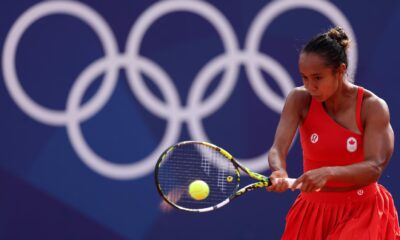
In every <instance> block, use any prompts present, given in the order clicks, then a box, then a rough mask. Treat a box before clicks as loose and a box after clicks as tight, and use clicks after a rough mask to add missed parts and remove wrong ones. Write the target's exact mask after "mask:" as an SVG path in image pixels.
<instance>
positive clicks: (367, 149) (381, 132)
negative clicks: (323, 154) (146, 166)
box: [293, 96, 394, 192]
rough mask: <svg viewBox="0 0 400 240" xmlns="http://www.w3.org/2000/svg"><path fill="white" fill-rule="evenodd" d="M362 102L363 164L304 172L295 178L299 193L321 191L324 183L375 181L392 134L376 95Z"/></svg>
mask: <svg viewBox="0 0 400 240" xmlns="http://www.w3.org/2000/svg"><path fill="white" fill-rule="evenodd" d="M364 100H365V102H364V106H363V115H364V116H363V119H364V121H363V122H364V139H363V141H364V157H365V159H364V161H362V162H360V163H356V164H351V165H347V166H335V167H323V168H319V169H314V170H311V171H308V172H306V173H304V174H303V175H302V176H301V177H300V178H299V179H297V180H298V181H296V182H295V184H294V185H293V187H296V185H297V184H298V183H300V182H302V184H303V186H302V187H301V190H302V191H306V192H312V191H315V190H317V189H321V188H323V186H324V185H325V183H326V182H327V181H328V180H333V181H340V182H347V183H352V184H353V185H354V186H360V187H361V186H365V185H368V184H370V183H373V182H375V181H377V180H378V179H379V177H380V176H381V174H382V172H383V170H384V169H385V167H386V166H387V164H388V163H389V160H390V157H391V155H392V153H393V149H394V133H393V129H392V127H391V125H390V114H389V108H388V106H387V104H386V103H385V101H383V100H382V99H379V98H378V97H376V96H369V97H368V98H367V99H364Z"/></svg>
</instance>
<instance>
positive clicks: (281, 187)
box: [267, 178, 289, 192]
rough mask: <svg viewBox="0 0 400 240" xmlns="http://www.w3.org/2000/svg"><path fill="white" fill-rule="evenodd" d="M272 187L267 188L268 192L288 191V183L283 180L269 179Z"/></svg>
mask: <svg viewBox="0 0 400 240" xmlns="http://www.w3.org/2000/svg"><path fill="white" fill-rule="evenodd" d="M270 179H271V183H272V185H271V186H269V187H267V191H268V192H285V191H287V190H288V189H289V183H288V182H287V181H285V179H284V178H270Z"/></svg>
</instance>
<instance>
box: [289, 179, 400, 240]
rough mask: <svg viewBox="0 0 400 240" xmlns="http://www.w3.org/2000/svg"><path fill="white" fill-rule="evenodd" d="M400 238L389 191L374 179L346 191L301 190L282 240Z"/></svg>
mask: <svg viewBox="0 0 400 240" xmlns="http://www.w3.org/2000/svg"><path fill="white" fill-rule="evenodd" d="M303 239H304V240H309V239H313V240H354V239H360V240H361V239H362V240H400V229H399V222H398V215H397V212H396V209H395V206H394V203H393V198H392V196H391V195H390V193H389V192H388V191H387V190H386V189H385V188H384V187H383V186H381V185H378V184H376V183H373V184H371V185H369V186H367V187H364V188H361V189H358V190H353V191H349V192H314V193H301V194H300V195H299V196H298V197H297V199H296V201H295V203H294V205H293V206H292V208H291V209H290V211H289V213H288V215H287V217H286V228H285V232H284V234H283V236H282V240H303Z"/></svg>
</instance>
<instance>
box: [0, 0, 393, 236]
mask: <svg viewBox="0 0 400 240" xmlns="http://www.w3.org/2000/svg"><path fill="white" fill-rule="evenodd" d="M309 2H311V3H312V5H309V4H308V5H307V3H309ZM0 6H1V7H0V46H1V48H0V51H1V56H2V59H1V73H2V74H1V75H0V78H1V79H0V80H1V81H0V115H1V124H0V133H1V134H0V144H1V151H0V213H1V214H0V238H1V239H27V238H30V239H31V238H34V239H191V240H195V239H206V238H207V239H228V238H229V239H258V238H263V239H279V236H280V234H281V233H282V231H283V228H284V223H285V221H284V220H285V214H286V212H287V211H288V209H289V207H290V205H291V203H292V202H293V200H294V199H295V197H296V195H297V193H296V192H287V193H283V194H276V193H267V192H266V191H255V192H252V193H250V194H248V195H246V196H245V197H243V198H240V199H238V200H237V201H234V202H232V203H231V204H230V205H229V206H227V207H224V208H222V209H220V210H218V211H215V212H212V213H206V214H189V213H185V212H178V211H171V212H168V213H164V212H162V211H160V209H159V204H160V201H161V200H160V197H159V196H158V193H157V191H156V189H155V187H154V182H153V172H152V171H153V166H154V163H155V161H156V160H157V157H158V154H159V153H160V152H161V151H162V150H163V149H164V148H165V147H167V146H169V145H172V144H173V143H175V142H177V141H179V140H184V139H185V140H186V139H198V140H207V141H210V142H213V143H215V144H217V145H220V146H222V147H224V148H225V149H228V150H229V151H230V152H231V153H232V154H233V155H234V156H236V157H237V158H239V159H240V160H241V161H242V162H243V163H244V164H245V165H247V166H249V167H250V168H252V169H254V170H257V171H259V172H262V173H264V174H269V171H268V169H267V163H266V161H267V160H266V158H265V154H266V151H267V150H268V148H269V147H270V145H271V143H272V140H273V135H274V131H275V127H276V124H277V121H278V119H279V112H280V109H281V107H282V103H283V101H284V98H285V96H286V94H287V92H288V91H289V90H290V89H291V88H293V87H294V86H298V85H300V84H301V81H300V77H299V75H298V72H297V57H298V52H299V49H300V48H301V46H302V45H303V44H304V43H305V42H306V41H308V40H309V39H310V38H311V37H312V36H313V35H315V34H316V33H318V32H321V31H325V30H326V29H328V28H329V27H331V26H333V25H336V24H339V25H342V26H343V27H345V28H346V30H347V31H348V32H349V33H350V34H351V35H352V36H353V38H354V44H353V48H352V50H351V63H350V64H351V72H350V74H351V75H352V74H353V73H354V76H355V81H356V84H360V85H362V86H364V87H365V88H367V89H370V90H372V91H373V92H375V93H376V94H377V95H378V96H380V97H382V98H383V99H385V100H386V101H387V103H388V104H389V107H390V109H391V122H392V126H393V128H394V131H395V134H396V138H397V139H398V138H399V132H400V113H399V111H398V109H399V107H400V97H399V95H398V89H399V88H400V83H399V81H398V68H399V66H400V65H399V61H398V56H400V47H399V42H400V28H399V26H400V3H399V2H398V1H395V0H390V1H378V0H373V1H362V2H361V1H331V2H329V1H308V0H304V1H292V0H281V1H244V0H240V1H230V0H218V1H208V2H202V1H160V2H156V1H138V0H132V1H126V0H124V1H111V0H105V1H95V0H88V1H42V2H40V1H35V0H18V1H12V0H3V1H1V3H0ZM395 146H396V147H395V152H394V155H393V157H392V160H391V163H390V165H389V167H388V168H387V169H386V170H385V172H384V173H383V175H382V177H381V180H380V182H381V183H382V184H383V185H385V186H386V187H387V188H388V189H389V190H390V191H391V193H392V195H393V197H394V199H395V203H396V206H397V208H398V209H399V208H400V184H399V182H400V177H399V174H397V171H396V170H397V169H399V168H400V153H399V151H398V143H396V145H395ZM301 170H302V157H301V149H300V146H299V140H298V137H296V140H295V141H294V143H293V147H292V149H291V152H290V154H289V157H288V171H289V174H290V175H291V177H297V176H299V175H300V174H301Z"/></svg>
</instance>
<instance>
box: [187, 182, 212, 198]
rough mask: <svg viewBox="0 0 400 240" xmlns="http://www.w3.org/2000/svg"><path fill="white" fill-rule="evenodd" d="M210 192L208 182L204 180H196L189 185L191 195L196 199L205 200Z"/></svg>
mask: <svg viewBox="0 0 400 240" xmlns="http://www.w3.org/2000/svg"><path fill="white" fill-rule="evenodd" d="M209 193H210V188H209V187H208V184H207V183H206V182H204V181H202V180H195V181H193V182H192V183H191V184H190V185H189V195H190V196H191V197H192V198H193V199H195V200H198V201H200V200H204V199H206V198H207V197H208V194H209Z"/></svg>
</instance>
